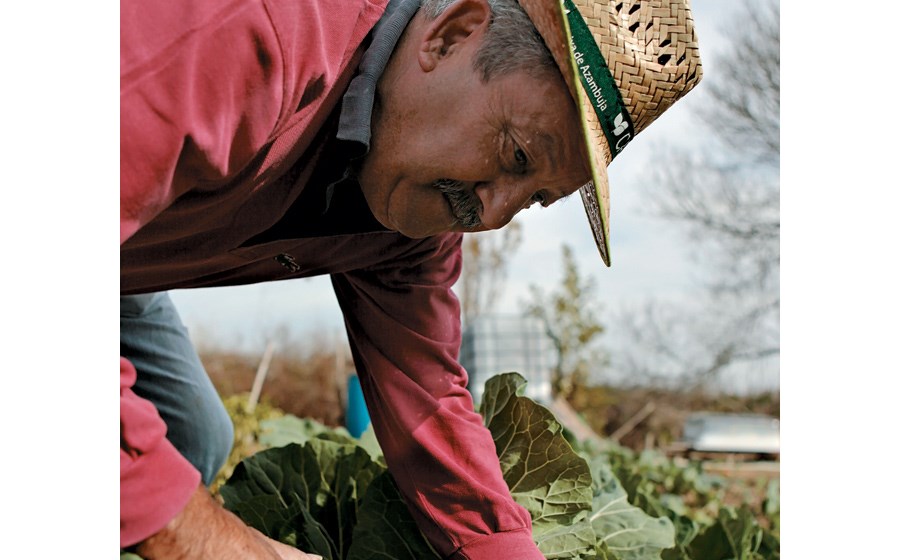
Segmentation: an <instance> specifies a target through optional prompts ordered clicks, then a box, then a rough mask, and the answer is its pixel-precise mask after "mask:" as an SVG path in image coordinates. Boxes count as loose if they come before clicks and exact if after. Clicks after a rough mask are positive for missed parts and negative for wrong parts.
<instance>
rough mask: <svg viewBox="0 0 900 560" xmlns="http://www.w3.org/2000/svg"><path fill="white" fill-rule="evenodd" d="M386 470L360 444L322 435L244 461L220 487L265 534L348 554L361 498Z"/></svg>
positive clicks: (229, 503)
mask: <svg viewBox="0 0 900 560" xmlns="http://www.w3.org/2000/svg"><path fill="white" fill-rule="evenodd" d="M383 471H384V467H382V466H381V465H379V464H377V463H374V462H373V461H372V460H371V458H370V457H369V454H368V453H367V452H366V451H365V450H364V449H362V448H361V447H358V446H354V445H346V444H342V443H336V442H333V441H328V440H326V439H321V438H318V437H315V438H311V439H309V440H308V441H307V442H306V443H305V444H304V445H300V444H288V445H286V446H284V447H276V448H272V449H268V450H265V451H261V452H259V453H257V454H255V455H253V456H252V457H250V458H248V459H245V460H244V461H243V462H241V463H240V464H239V465H238V467H237V468H236V469H235V472H234V474H233V475H232V477H231V478H230V479H229V480H228V482H227V483H226V484H225V485H224V486H223V487H222V488H221V490H220V494H221V495H222V498H223V499H224V502H225V507H226V508H228V509H229V510H231V511H233V512H234V513H235V514H236V515H238V516H239V517H240V518H241V519H243V520H244V522H245V523H247V524H248V525H251V526H252V527H255V528H257V529H259V530H260V531H261V532H262V533H263V534H265V535H267V536H269V537H271V538H274V539H278V540H280V541H282V542H284V543H287V544H291V545H293V546H296V547H298V548H301V549H303V550H305V551H307V552H313V553H316V554H320V555H322V556H324V557H325V558H329V559H340V558H345V557H346V555H347V551H348V549H349V548H350V540H351V536H352V532H353V527H354V526H355V525H356V519H357V511H358V504H359V499H360V498H361V497H362V496H363V495H364V494H365V493H366V490H367V488H368V486H369V484H370V483H371V482H372V480H373V479H374V478H375V477H376V476H377V475H379V474H380V473H382V472H383Z"/></svg>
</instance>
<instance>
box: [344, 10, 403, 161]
mask: <svg viewBox="0 0 900 560" xmlns="http://www.w3.org/2000/svg"><path fill="white" fill-rule="evenodd" d="M419 2H420V0H390V2H389V3H388V5H387V7H386V8H385V10H384V14H382V16H381V18H380V19H379V20H378V22H377V23H376V24H375V27H373V28H372V42H371V43H370V44H369V48H368V49H366V52H365V53H363V56H362V60H361V61H360V64H359V73H358V74H357V75H356V77H354V78H353V80H351V81H350V87H348V88H347V92H346V93H345V94H344V98H343V105H342V107H341V116H340V121H339V122H338V132H337V137H338V138H339V139H341V140H350V141H354V142H359V143H360V144H362V146H363V150H362V153H367V152H368V151H369V141H370V140H371V138H372V107H373V106H374V103H375V86H376V85H377V83H378V79H379V78H380V77H381V74H382V73H383V72H384V68H385V66H387V62H388V60H389V59H390V57H391V54H392V53H393V52H394V47H395V46H396V45H397V41H398V40H399V39H400V35H402V34H403V31H404V30H405V29H406V26H407V25H408V24H409V22H410V20H411V19H412V18H413V16H414V15H415V14H416V11H418V9H419Z"/></svg>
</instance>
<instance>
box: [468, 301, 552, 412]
mask: <svg viewBox="0 0 900 560" xmlns="http://www.w3.org/2000/svg"><path fill="white" fill-rule="evenodd" d="M459 361H460V363H461V364H462V366H463V367H464V368H466V371H467V372H468V373H469V391H470V392H471V393H472V396H473V397H474V399H475V402H476V403H478V402H481V395H482V394H483V393H484V384H485V382H486V381H487V380H488V379H490V378H491V377H493V376H495V375H497V374H500V373H506V372H510V371H515V372H518V373H520V374H522V376H523V377H524V378H525V379H527V380H528V384H527V385H526V386H525V395H526V396H528V397H530V398H532V399H534V400H535V401H538V402H540V403H543V404H547V403H550V402H551V401H552V400H553V395H552V390H551V384H550V373H551V371H552V369H553V364H554V363H555V362H556V350H555V349H554V347H553V343H552V341H551V340H550V337H549V336H547V333H546V332H545V330H544V326H543V324H542V323H541V321H539V320H538V319H535V318H533V317H518V316H514V315H513V316H510V315H486V316H481V317H477V318H475V319H474V320H472V321H470V322H469V324H467V325H464V328H463V335H462V347H461V348H460V355H459Z"/></svg>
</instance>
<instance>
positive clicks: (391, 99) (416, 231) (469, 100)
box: [360, 41, 590, 238]
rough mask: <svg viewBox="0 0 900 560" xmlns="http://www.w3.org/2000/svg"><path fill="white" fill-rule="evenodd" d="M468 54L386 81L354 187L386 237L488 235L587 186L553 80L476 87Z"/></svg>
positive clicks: (571, 114) (576, 133) (573, 124)
mask: <svg viewBox="0 0 900 560" xmlns="http://www.w3.org/2000/svg"><path fill="white" fill-rule="evenodd" d="M477 46H478V43H477V42H475V41H471V42H464V43H462V44H461V45H457V46H456V47H454V48H453V49H454V50H453V52H454V53H455V54H456V56H452V57H446V56H441V57H439V60H438V63H437V64H434V66H433V67H431V66H429V67H428V68H429V70H428V72H425V73H419V74H418V75H417V76H414V77H410V75H409V74H408V73H402V72H401V73H399V79H397V78H395V77H394V76H392V77H391V78H390V79H391V82H389V84H390V85H389V87H388V88H386V89H387V90H388V93H387V94H384V95H383V96H382V97H383V99H382V105H383V106H382V107H381V109H380V114H379V115H378V116H377V117H376V119H375V121H374V124H373V138H372V149H371V151H370V153H369V155H368V156H367V157H366V160H365V162H364V164H363V166H362V169H361V172H360V184H361V185H362V189H363V192H364V194H365V196H366V200H367V201H368V203H369V207H370V208H371V210H372V213H373V214H374V216H375V218H376V219H377V220H378V221H379V222H381V224H382V225H384V226H385V227H387V228H389V229H391V230H395V231H398V232H400V233H402V234H404V235H406V236H408V237H413V238H419V237H426V236H429V235H435V234H439V233H444V232H448V231H483V230H487V229H497V228H500V227H503V226H504V225H506V224H507V223H509V221H510V220H512V218H513V216H514V215H515V214H516V213H517V212H519V211H520V210H522V209H524V208H527V207H529V206H531V205H532V204H540V205H542V206H548V205H550V204H552V203H554V202H556V201H557V200H559V199H561V198H564V197H566V196H568V195H570V194H572V193H573V192H575V191H576V190H578V188H579V187H580V186H581V185H583V184H585V183H586V182H588V180H590V171H589V167H588V165H587V162H586V158H585V156H584V155H583V151H582V150H583V148H582V143H583V135H582V132H581V129H580V126H579V124H578V123H579V121H578V116H577V113H576V109H575V104H574V102H573V101H572V99H571V96H570V95H569V93H568V89H567V88H566V86H565V83H564V82H563V79H562V76H560V75H559V74H558V72H553V73H552V74H550V75H547V74H548V73H547V72H544V74H545V75H543V76H541V77H536V76H533V75H531V73H528V72H518V73H512V74H508V75H504V76H499V77H494V78H492V79H491V80H489V81H488V82H483V81H482V80H481V79H480V76H479V75H478V73H477V72H476V70H475V69H474V68H473V67H472V64H471V60H472V58H471V56H472V55H473V54H474V49H476V48H477ZM420 62H421V60H420Z"/></svg>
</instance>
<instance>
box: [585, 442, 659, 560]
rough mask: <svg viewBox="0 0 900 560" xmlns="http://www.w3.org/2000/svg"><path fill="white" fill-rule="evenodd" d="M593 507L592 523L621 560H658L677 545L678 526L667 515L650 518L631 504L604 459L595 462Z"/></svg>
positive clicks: (593, 467) (597, 533)
mask: <svg viewBox="0 0 900 560" xmlns="http://www.w3.org/2000/svg"><path fill="white" fill-rule="evenodd" d="M592 472H593V475H594V508H593V513H591V516H590V520H591V525H592V526H593V527H594V533H596V535H597V538H598V539H599V540H600V541H602V542H604V543H606V546H607V547H608V549H609V551H610V552H611V553H612V554H614V555H615V557H616V558H617V559H618V560H659V558H660V553H661V552H662V551H663V550H665V549H667V548H672V547H674V546H675V528H674V526H673V525H672V522H671V521H670V520H669V519H668V518H665V517H662V518H656V517H651V516H650V515H648V514H647V513H646V512H644V511H643V510H641V509H640V508H638V507H635V506H633V505H631V504H630V503H628V494H627V493H626V492H625V489H624V488H623V487H622V485H621V484H620V483H619V480H618V479H617V478H616V477H615V476H614V475H613V472H612V469H611V467H610V466H609V464H608V463H606V462H605V461H604V460H602V459H598V460H595V461H594V462H593V464H592Z"/></svg>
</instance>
